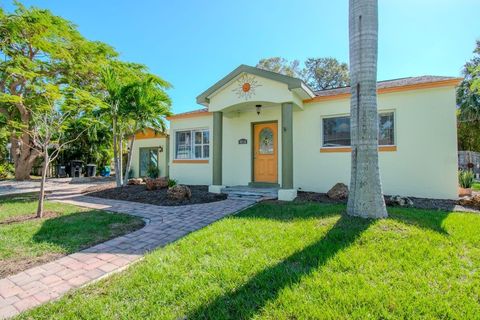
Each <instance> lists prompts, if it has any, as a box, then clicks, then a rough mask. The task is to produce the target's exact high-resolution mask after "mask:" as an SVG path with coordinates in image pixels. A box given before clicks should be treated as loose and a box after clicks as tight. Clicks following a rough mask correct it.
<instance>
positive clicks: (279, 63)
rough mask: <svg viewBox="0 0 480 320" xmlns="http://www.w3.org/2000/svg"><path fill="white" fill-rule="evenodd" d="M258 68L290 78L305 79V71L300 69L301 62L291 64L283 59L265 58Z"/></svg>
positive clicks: (294, 61) (296, 61) (258, 64)
mask: <svg viewBox="0 0 480 320" xmlns="http://www.w3.org/2000/svg"><path fill="white" fill-rule="evenodd" d="M256 67H257V68H260V69H263V70H268V71H273V72H276V73H280V74H283V75H286V76H289V77H294V78H303V74H302V72H303V71H302V70H301V69H300V62H299V61H298V60H293V61H291V62H289V61H288V60H287V59H284V58H281V57H272V58H265V59H261V60H260V61H259V62H258V63H257V66H256Z"/></svg>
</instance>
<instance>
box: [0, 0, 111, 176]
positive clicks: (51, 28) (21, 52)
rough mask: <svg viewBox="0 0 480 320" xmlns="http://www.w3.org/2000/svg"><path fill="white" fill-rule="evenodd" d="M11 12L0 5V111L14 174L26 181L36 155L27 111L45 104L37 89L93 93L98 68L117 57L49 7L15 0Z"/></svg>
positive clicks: (29, 113)
mask: <svg viewBox="0 0 480 320" xmlns="http://www.w3.org/2000/svg"><path fill="white" fill-rule="evenodd" d="M15 5H16V9H15V10H14V12H13V13H6V12H4V11H3V10H1V9H0V57H1V61H0V113H1V114H3V115H4V116H5V117H6V119H7V121H8V123H9V130H10V141H11V144H12V156H13V161H14V163H15V178H16V179H17V180H24V179H28V178H29V176H30V171H31V168H32V165H33V163H34V161H35V159H36V158H37V157H38V156H40V154H39V153H38V151H37V149H36V148H32V147H33V141H32V140H31V137H30V135H29V134H27V132H28V131H29V130H24V131H19V130H18V127H19V126H18V125H22V126H23V127H24V128H26V129H29V126H30V125H31V124H32V113H35V112H36V111H37V110H38V108H39V106H40V105H41V104H43V103H44V101H43V98H42V97H40V96H39V92H43V91H45V90H52V89H54V88H55V87H56V88H57V89H58V88H60V87H61V88H63V89H62V91H64V92H66V91H67V90H64V89H67V88H71V89H72V90H71V91H70V93H75V94H77V93H78V94H81V95H84V96H87V95H91V96H94V95H95V94H96V93H97V92H98V83H99V81H98V79H99V74H100V69H101V66H103V65H105V64H106V63H107V61H108V60H109V59H111V58H112V57H115V56H116V52H115V51H114V50H113V49H112V48H111V47H109V46H108V45H106V44H103V43H100V42H92V41H88V40H86V39H85V38H83V37H82V36H81V34H80V33H79V32H78V31H77V29H76V27H75V26H74V25H73V24H72V23H70V22H69V21H67V20H65V19H63V18H61V17H58V16H55V15H53V14H52V13H51V12H49V11H48V10H42V9H37V8H29V9H27V8H25V7H24V6H23V5H21V4H20V3H18V2H15Z"/></svg>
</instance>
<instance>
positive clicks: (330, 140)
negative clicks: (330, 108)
mask: <svg viewBox="0 0 480 320" xmlns="http://www.w3.org/2000/svg"><path fill="white" fill-rule="evenodd" d="M349 145H350V117H336V118H325V119H323V146H324V147H341V146H349Z"/></svg>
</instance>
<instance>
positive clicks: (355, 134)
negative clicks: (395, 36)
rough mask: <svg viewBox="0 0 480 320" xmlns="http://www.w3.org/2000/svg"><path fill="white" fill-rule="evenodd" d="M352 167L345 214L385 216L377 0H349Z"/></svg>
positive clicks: (371, 216)
mask: <svg viewBox="0 0 480 320" xmlns="http://www.w3.org/2000/svg"><path fill="white" fill-rule="evenodd" d="M349 11H350V12H349V34H350V77H351V94H352V97H351V103H350V114H351V120H350V121H351V122H350V123H351V139H352V170H351V179H350V195H349V197H348V205H347V213H348V214H349V215H353V216H360V217H365V218H385V217H387V209H386V207H385V200H384V198H383V192H382V184H381V182H380V172H379V168H378V112H377V54H378V0H350V9H349Z"/></svg>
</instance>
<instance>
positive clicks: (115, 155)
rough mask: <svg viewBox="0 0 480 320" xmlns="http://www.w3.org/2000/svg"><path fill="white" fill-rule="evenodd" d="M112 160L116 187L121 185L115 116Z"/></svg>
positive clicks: (114, 120)
mask: <svg viewBox="0 0 480 320" xmlns="http://www.w3.org/2000/svg"><path fill="white" fill-rule="evenodd" d="M112 122H113V128H112V131H113V162H114V163H115V182H116V184H117V188H118V187H121V186H122V182H121V180H120V174H119V171H120V170H119V168H120V167H119V163H118V145H117V143H118V142H117V118H116V117H115V116H114V117H113V121H112Z"/></svg>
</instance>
